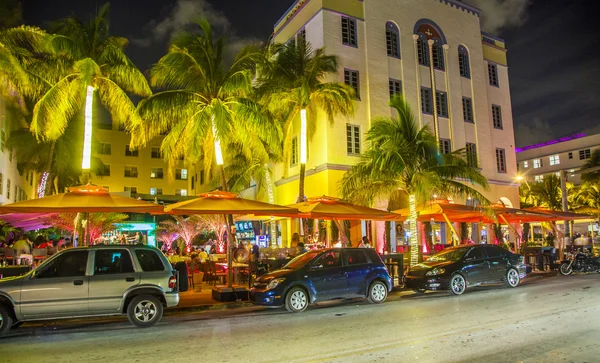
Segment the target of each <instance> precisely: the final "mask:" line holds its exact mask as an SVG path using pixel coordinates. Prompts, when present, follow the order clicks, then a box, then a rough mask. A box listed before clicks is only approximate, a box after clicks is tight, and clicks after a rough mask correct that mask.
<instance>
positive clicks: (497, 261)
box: [484, 246, 507, 282]
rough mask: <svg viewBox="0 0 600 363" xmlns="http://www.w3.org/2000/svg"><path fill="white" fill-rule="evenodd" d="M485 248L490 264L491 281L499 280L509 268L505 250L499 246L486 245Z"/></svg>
mask: <svg viewBox="0 0 600 363" xmlns="http://www.w3.org/2000/svg"><path fill="white" fill-rule="evenodd" d="M484 248H485V251H486V253H487V256H488V262H489V264H490V282H492V281H499V280H501V279H502V278H504V277H505V275H506V269H507V261H506V259H505V258H504V250H503V249H502V248H500V247H498V246H485V247H484Z"/></svg>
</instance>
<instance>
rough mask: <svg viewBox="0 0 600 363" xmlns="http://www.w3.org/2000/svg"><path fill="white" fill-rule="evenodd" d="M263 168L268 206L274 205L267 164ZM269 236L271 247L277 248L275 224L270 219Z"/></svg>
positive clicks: (271, 183) (272, 219) (273, 219)
mask: <svg viewBox="0 0 600 363" xmlns="http://www.w3.org/2000/svg"><path fill="white" fill-rule="evenodd" d="M264 168H265V179H266V180H265V181H266V182H267V196H268V198H269V204H275V194H274V193H273V182H272V179H271V171H270V170H269V166H268V165H267V164H265V165H264ZM270 227H271V228H270V229H271V231H270V235H271V247H276V246H277V226H276V224H275V218H274V217H271V221H270Z"/></svg>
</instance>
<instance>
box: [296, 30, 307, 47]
mask: <svg viewBox="0 0 600 363" xmlns="http://www.w3.org/2000/svg"><path fill="white" fill-rule="evenodd" d="M296 44H306V28H302V29H300V31H299V32H298V34H296Z"/></svg>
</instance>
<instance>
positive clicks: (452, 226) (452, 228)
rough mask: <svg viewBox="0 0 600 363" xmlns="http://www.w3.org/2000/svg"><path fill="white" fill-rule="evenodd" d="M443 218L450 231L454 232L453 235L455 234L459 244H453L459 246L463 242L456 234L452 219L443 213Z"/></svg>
mask: <svg viewBox="0 0 600 363" xmlns="http://www.w3.org/2000/svg"><path fill="white" fill-rule="evenodd" d="M442 216H443V217H444V220H445V221H446V223H447V224H448V227H450V230H451V231H452V234H454V237H455V238H456V241H457V243H453V244H454V245H455V246H458V245H459V244H460V243H461V242H462V241H461V240H460V236H459V235H458V233H457V232H456V229H454V225H453V224H452V222H450V219H449V218H448V216H447V215H446V213H442Z"/></svg>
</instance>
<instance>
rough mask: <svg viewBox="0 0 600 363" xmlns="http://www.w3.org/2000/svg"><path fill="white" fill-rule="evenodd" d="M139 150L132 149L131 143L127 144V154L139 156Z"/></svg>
mask: <svg viewBox="0 0 600 363" xmlns="http://www.w3.org/2000/svg"><path fill="white" fill-rule="evenodd" d="M138 155H139V152H138V151H137V150H131V148H130V147H129V145H125V156H135V157H137V156H138Z"/></svg>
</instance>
